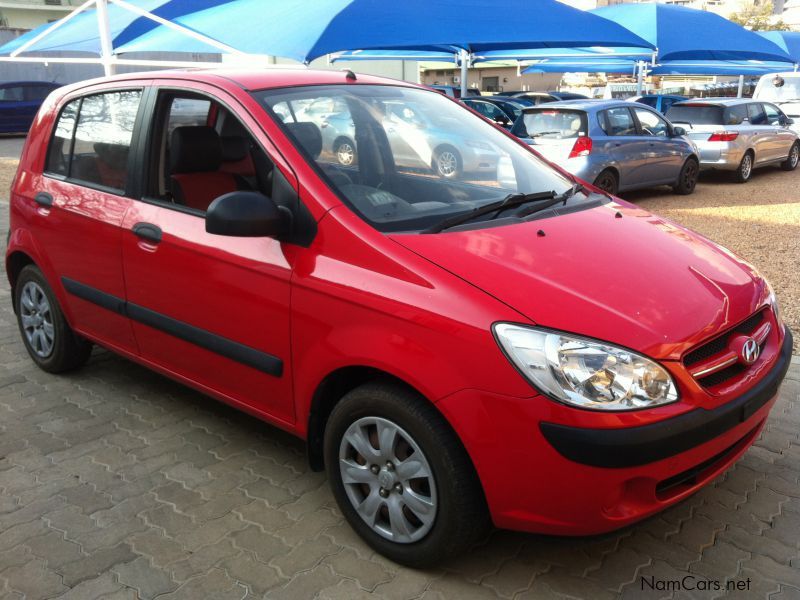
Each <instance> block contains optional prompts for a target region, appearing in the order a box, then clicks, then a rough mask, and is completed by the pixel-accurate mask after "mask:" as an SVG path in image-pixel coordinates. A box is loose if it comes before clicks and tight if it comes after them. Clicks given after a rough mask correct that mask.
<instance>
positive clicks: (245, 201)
mask: <svg viewBox="0 0 800 600" xmlns="http://www.w3.org/2000/svg"><path fill="white" fill-rule="evenodd" d="M291 220H292V216H291V212H289V210H288V209H286V208H281V207H279V206H278V205H277V204H275V202H273V201H272V199H271V198H267V197H266V196H265V195H264V194H259V193H258V192H243V191H239V192H230V193H228V194H223V195H222V196H220V197H219V198H217V199H216V200H214V201H213V202H212V203H211V206H209V207H208V211H207V212H206V231H207V232H208V233H213V234H215V235H226V236H231V237H279V236H281V235H283V234H285V233H287V232H289V230H290V229H291V227H290V224H291Z"/></svg>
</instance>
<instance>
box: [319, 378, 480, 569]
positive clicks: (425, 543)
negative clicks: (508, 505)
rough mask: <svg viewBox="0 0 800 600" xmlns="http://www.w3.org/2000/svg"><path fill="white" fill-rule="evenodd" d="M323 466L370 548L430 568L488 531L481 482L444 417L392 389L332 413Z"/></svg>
mask: <svg viewBox="0 0 800 600" xmlns="http://www.w3.org/2000/svg"><path fill="white" fill-rule="evenodd" d="M324 444H325V464H326V468H327V471H328V477H329V479H330V481H331V487H332V489H333V494H334V496H335V498H336V501H337V502H338V504H339V508H340V509H341V511H342V512H343V513H344V516H345V518H346V519H347V521H348V522H349V523H350V525H351V526H352V527H353V529H355V531H356V532H357V533H358V534H359V535H360V536H361V537H362V538H363V539H364V541H366V542H367V544H369V545H370V546H371V547H372V548H374V549H375V550H377V551H378V552H380V553H381V554H383V555H384V556H386V557H388V558H390V559H392V560H394V561H396V562H398V563H401V564H404V565H409V566H413V567H424V566H430V565H433V564H435V563H437V562H439V561H441V560H443V559H445V558H447V557H448V556H452V555H453V554H455V553H457V552H459V551H461V550H464V549H465V548H466V547H468V546H469V545H470V544H471V543H472V542H474V541H476V540H477V539H479V538H480V536H481V535H483V533H484V532H485V531H486V528H487V526H488V518H487V511H486V508H485V501H484V499H483V493H482V490H481V488H480V484H479V482H478V479H477V475H476V474H475V470H474V468H473V466H472V463H471V461H470V459H469V457H468V456H467V454H466V451H465V450H464V448H463V447H462V445H461V442H460V441H459V440H458V438H457V437H456V435H455V434H454V433H453V431H452V430H451V429H450V426H449V425H448V424H447V422H446V421H445V420H444V418H443V417H442V416H441V414H440V413H439V412H438V411H437V410H436V409H435V408H434V407H433V406H432V405H430V404H429V403H428V402H426V401H425V400H424V399H423V398H420V397H419V396H418V395H417V394H415V393H414V392H412V391H411V390H408V389H407V388H405V387H402V386H400V385H397V384H393V383H368V384H365V385H362V386H360V387H358V388H356V389H354V390H352V391H351V392H349V393H348V394H346V395H345V396H344V397H343V398H342V399H341V401H340V402H339V403H338V404H337V405H336V406H335V407H334V409H333V412H332V413H331V415H330V418H329V420H328V423H327V426H326V429H325V442H324Z"/></svg>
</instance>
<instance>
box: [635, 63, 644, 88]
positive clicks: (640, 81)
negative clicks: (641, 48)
mask: <svg viewBox="0 0 800 600" xmlns="http://www.w3.org/2000/svg"><path fill="white" fill-rule="evenodd" d="M643 86H644V61H643V60H640V61H639V62H638V64H637V67H636V95H637V96H641V95H642V88H643Z"/></svg>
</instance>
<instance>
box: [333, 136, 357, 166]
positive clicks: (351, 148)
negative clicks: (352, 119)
mask: <svg viewBox="0 0 800 600" xmlns="http://www.w3.org/2000/svg"><path fill="white" fill-rule="evenodd" d="M334 152H335V153H336V160H337V161H338V162H339V164H340V165H342V166H343V167H350V166H352V165H353V164H354V163H355V162H356V145H355V144H354V143H353V142H352V141H351V140H349V139H347V138H343V139H340V140H338V141H337V142H336V148H335V150H334Z"/></svg>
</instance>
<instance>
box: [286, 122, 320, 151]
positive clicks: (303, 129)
mask: <svg viewBox="0 0 800 600" xmlns="http://www.w3.org/2000/svg"><path fill="white" fill-rule="evenodd" d="M286 126H287V127H288V128H289V133H291V134H292V135H293V136H294V137H295V139H296V140H297V141H298V142H299V143H300V145H301V146H302V147H303V149H304V150H305V151H306V152H308V153H309V154H310V155H311V158H313V159H315V160H316V159H317V158H318V157H319V155H320V154H321V153H322V133H321V132H320V130H319V127H317V126H316V125H315V124H314V123H309V122H307V121H304V122H302V123H287V124H286Z"/></svg>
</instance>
